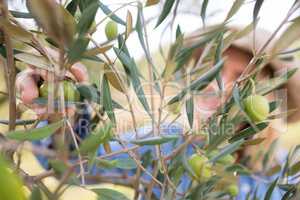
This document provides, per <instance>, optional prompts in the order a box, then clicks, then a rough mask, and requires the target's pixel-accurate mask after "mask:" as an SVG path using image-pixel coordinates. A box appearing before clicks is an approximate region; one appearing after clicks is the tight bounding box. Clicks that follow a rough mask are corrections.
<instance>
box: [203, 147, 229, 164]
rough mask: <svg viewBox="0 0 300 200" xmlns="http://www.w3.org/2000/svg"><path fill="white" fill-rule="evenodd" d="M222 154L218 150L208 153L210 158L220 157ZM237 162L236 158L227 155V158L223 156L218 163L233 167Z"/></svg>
mask: <svg viewBox="0 0 300 200" xmlns="http://www.w3.org/2000/svg"><path fill="white" fill-rule="evenodd" d="M219 153H220V152H219V151H218V150H213V151H211V152H209V153H208V155H207V156H208V158H213V157H215V156H216V155H218V154H219ZM234 162H235V158H234V157H233V156H232V155H230V154H227V155H225V156H222V157H221V158H220V159H219V160H217V163H219V164H223V165H232V164H233V163H234Z"/></svg>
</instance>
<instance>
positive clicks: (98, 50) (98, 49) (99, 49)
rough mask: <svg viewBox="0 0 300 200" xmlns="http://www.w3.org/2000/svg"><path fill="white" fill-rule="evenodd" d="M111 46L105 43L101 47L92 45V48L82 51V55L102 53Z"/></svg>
mask: <svg viewBox="0 0 300 200" xmlns="http://www.w3.org/2000/svg"><path fill="white" fill-rule="evenodd" d="M112 47H113V45H107V46H103V47H94V48H91V49H87V50H86V51H85V52H84V53H83V55H84V56H96V55H98V54H103V53H105V52H107V51H108V50H110V49H111V48H112Z"/></svg>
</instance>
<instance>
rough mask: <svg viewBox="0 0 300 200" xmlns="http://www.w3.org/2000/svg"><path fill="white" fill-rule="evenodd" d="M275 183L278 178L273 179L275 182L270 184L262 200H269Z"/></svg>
mask: <svg viewBox="0 0 300 200" xmlns="http://www.w3.org/2000/svg"><path fill="white" fill-rule="evenodd" d="M277 182H278V178H277V179H275V181H273V182H272V183H271V185H270V186H269V188H268V190H267V192H266V194H265V197H264V200H270V199H271V197H272V194H273V191H274V189H275V187H276V185H277Z"/></svg>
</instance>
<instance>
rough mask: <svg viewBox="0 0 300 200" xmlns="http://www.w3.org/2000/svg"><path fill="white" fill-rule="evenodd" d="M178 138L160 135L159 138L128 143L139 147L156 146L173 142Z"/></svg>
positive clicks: (176, 136)
mask: <svg viewBox="0 0 300 200" xmlns="http://www.w3.org/2000/svg"><path fill="white" fill-rule="evenodd" d="M178 138H179V136H178V135H161V136H153V137H148V138H145V139H137V140H132V141H130V143H133V144H136V145H140V146H145V145H158V144H164V143H167V142H170V141H174V140H176V139H178Z"/></svg>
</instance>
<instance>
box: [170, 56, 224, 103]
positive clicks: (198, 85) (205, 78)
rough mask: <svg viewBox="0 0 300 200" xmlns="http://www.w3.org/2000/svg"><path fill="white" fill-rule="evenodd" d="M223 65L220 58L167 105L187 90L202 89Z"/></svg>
mask: <svg viewBox="0 0 300 200" xmlns="http://www.w3.org/2000/svg"><path fill="white" fill-rule="evenodd" d="M222 66H223V60H220V61H219V62H218V63H217V64H216V65H214V66H213V67H212V68H211V69H209V71H207V72H206V73H205V74H203V75H202V76H200V77H199V78H198V79H197V80H195V81H193V82H192V83H191V84H190V85H189V86H187V87H186V88H184V89H183V90H182V91H181V92H180V93H179V94H178V95H176V96H175V97H173V98H172V99H171V100H170V101H169V102H168V105H171V104H173V103H175V102H178V101H180V100H181V99H182V98H183V97H184V96H185V95H186V94H187V92H189V91H193V90H202V89H204V88H205V87H206V86H207V85H208V84H210V82H211V81H212V80H213V79H215V77H216V75H217V74H218V73H219V72H220V70H221V68H222Z"/></svg>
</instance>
